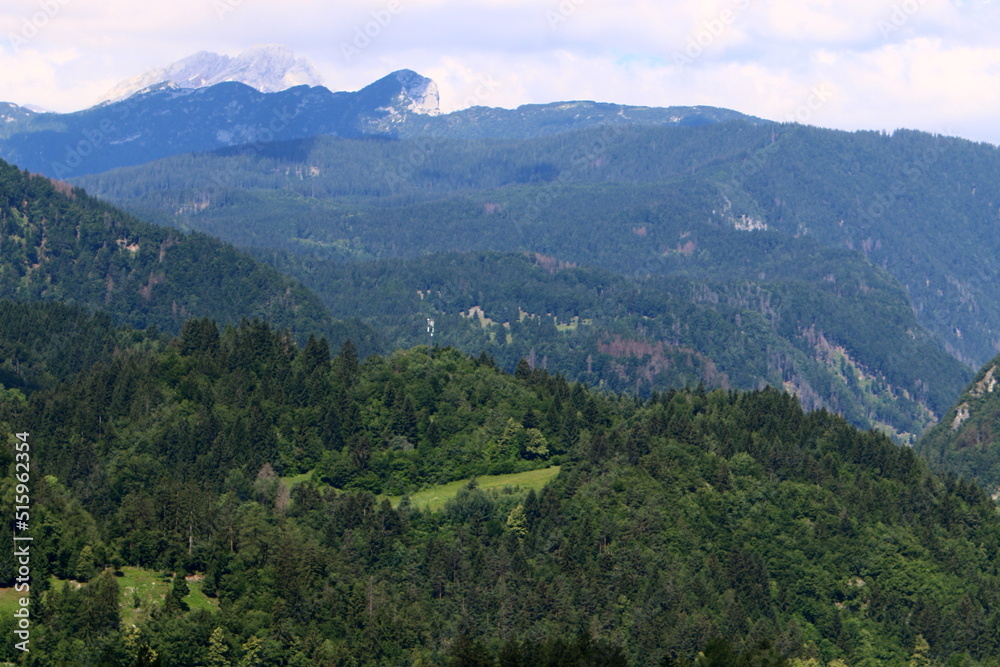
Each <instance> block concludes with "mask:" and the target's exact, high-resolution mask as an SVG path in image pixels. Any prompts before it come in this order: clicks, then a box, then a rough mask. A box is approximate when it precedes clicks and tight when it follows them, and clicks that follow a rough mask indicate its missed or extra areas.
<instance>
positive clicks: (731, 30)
mask: <svg viewBox="0 0 1000 667" xmlns="http://www.w3.org/2000/svg"><path fill="white" fill-rule="evenodd" d="M998 18H1000V0H996V1H994V0H899V1H879V0H836V1H834V0H676V1H670V0H660V1H654V0H615V1H614V2H612V1H611V0H375V1H372V2H368V1H364V0H356V1H350V0H339V1H336V2H334V1H331V0H282V1H281V2H280V3H279V2H275V1H274V0H172V1H171V2H137V1H131V0H130V1H127V2H126V1H124V0H3V2H2V6H0V45H2V49H0V101H8V102H15V103H18V104H36V105H40V106H43V107H46V108H49V109H53V110H57V111H73V110H77V109H81V108H84V107H87V106H90V105H91V104H92V103H93V102H94V101H96V100H97V99H98V97H99V96H100V95H101V94H102V93H103V92H105V91H106V90H107V89H109V88H111V87H112V86H113V85H114V84H116V83H118V82H119V81H120V80H122V79H126V78H130V77H132V76H134V75H137V74H141V73H142V72H144V71H146V70H148V69H152V68H154V67H158V66H163V65H167V64H169V63H171V62H173V61H175V60H179V59H181V58H183V57H185V56H188V55H190V54H192V53H194V52H196V51H200V50H208V51H215V52H218V53H225V54H229V55H235V54H237V53H238V52H240V51H242V50H243V49H246V48H248V47H250V46H253V45H255V44H262V43H278V44H284V45H287V46H289V47H291V48H292V49H294V50H295V52H296V54H297V55H299V56H305V57H307V58H309V59H310V60H311V61H312V62H313V63H314V65H315V66H316V68H317V69H318V70H319V71H320V72H321V73H322V75H323V77H324V79H325V81H326V85H327V87H329V88H331V89H333V90H357V89H358V88H361V87H363V86H365V85H367V84H368V83H371V82H372V81H374V80H376V79H378V78H380V77H382V76H384V75H385V74H387V73H389V72H391V71H393V70H397V69H402V68H409V69H414V70H416V71H418V72H420V73H421V74H424V75H425V76H429V77H431V78H432V79H434V80H435V81H437V83H438V85H439V86H440V90H441V106H442V108H443V109H444V110H453V109H456V108H461V107H464V106H468V105H469V104H470V103H473V102H475V103H480V104H484V105H488V106H502V107H514V106H517V105H519V104H525V103H534V102H552V101H558V100H576V99H586V100H597V101H603V102H621V103H626V104H640V105H651V106H669V105H695V104H705V105H713V106H720V107H727V108H731V109H736V110H738V111H742V112H744V113H748V114H752V115H756V116H761V117H764V118H769V119H774V120H790V119H795V120H798V121H800V122H806V123H809V124H813V125H820V126H824V127H835V128H842V129H877V130H890V131H891V130H894V129H896V128H900V127H906V128H916V129H921V130H926V131H929V132H935V133H942V134H951V135H958V136H964V137H968V138H970V139H975V140H979V141H989V142H992V143H1000V123H998V120H1000V29H998V28H1000V21H998ZM366 33H367V34H366Z"/></svg>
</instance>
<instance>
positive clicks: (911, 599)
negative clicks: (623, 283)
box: [0, 305, 1000, 666]
mask: <svg viewBox="0 0 1000 667" xmlns="http://www.w3.org/2000/svg"><path fill="white" fill-rule="evenodd" d="M42 308H44V306H41V305H37V306H32V307H31V309H38V310H37V312H38V313H42V312H44V311H43V310H41V309H42ZM32 316H34V315H32ZM121 335H122V336H124V338H125V339H129V340H131V341H132V342H131V343H130V344H123V345H121V346H120V347H119V348H118V349H117V350H116V351H115V352H114V353H113V354H112V355H111V356H110V358H107V359H104V360H101V361H98V362H97V363H96V364H94V365H93V366H92V367H91V368H90V369H89V370H86V371H84V372H83V373H77V374H75V375H72V374H71V375H72V377H70V379H69V380H68V381H67V382H65V383H62V384H58V385H55V386H52V387H50V388H43V389H38V390H35V391H29V392H28V396H27V399H26V400H25V398H24V397H23V395H19V394H16V393H9V392H8V393H5V394H4V396H3V397H2V400H0V423H2V425H3V429H4V432H6V433H13V432H15V431H17V432H20V431H24V430H28V431H30V433H31V435H30V441H31V443H32V450H31V451H32V459H31V460H32V472H31V479H32V494H33V508H32V518H31V526H32V528H31V530H32V531H33V535H34V536H35V541H34V542H33V543H32V568H33V570H32V576H33V577H34V579H33V582H32V583H33V586H32V600H33V602H32V604H33V622H34V623H35V624H36V625H33V626H32V650H31V652H30V653H29V654H24V655H21V656H15V655H14V653H13V651H14V649H13V648H12V647H11V644H10V643H9V642H8V643H5V644H4V645H3V646H2V648H0V650H2V651H4V653H3V654H2V657H3V658H5V659H14V658H19V659H21V660H22V661H23V664H28V665H46V666H48V665H58V664H74V665H91V664H94V665H96V664H106V665H149V664H161V665H196V664H206V665H223V664H228V665H236V664H240V665H326V664H358V665H412V664H451V665H469V664H485V665H499V664H503V665H539V664H542V665H545V664H551V665H556V664H580V665H583V664H609V665H610V664H631V665H659V664H687V663H688V661H690V660H693V659H695V658H696V657H697V656H698V653H699V651H704V653H705V655H704V656H703V657H700V658H698V660H699V661H700V662H699V663H698V664H702V665H706V664H709V665H731V664H734V663H735V660H736V656H738V655H743V656H744V657H747V656H749V655H751V654H753V655H754V656H756V658H755V660H756V662H755V663H754V664H785V660H786V659H794V660H796V661H798V662H796V663H795V664H810V665H815V664H826V663H827V662H828V661H831V660H842V661H843V662H844V663H845V664H848V665H868V664H879V665H908V664H912V663H911V662H910V660H911V658H913V656H915V658H913V659H917V660H922V661H924V662H923V664H945V663H947V664H963V665H996V664H997V662H996V655H997V654H998V652H1000V634H998V628H1000V617H998V613H1000V612H998V609H1000V593H998V591H1000V561H998V558H997V554H998V553H1000V516H998V514H997V511H996V508H995V506H994V505H993V504H992V503H991V502H990V500H989V499H988V498H987V497H986V496H985V494H983V493H982V491H980V490H979V489H978V488H976V487H975V486H973V485H972V484H970V483H967V482H965V481H962V480H956V479H955V478H953V477H949V478H941V477H935V476H932V475H931V474H930V473H929V472H928V471H927V468H926V466H925V464H923V463H922V462H921V461H920V460H919V459H917V458H916V457H915V456H914V454H913V453H912V452H911V450H909V449H907V448H900V447H897V446H895V445H894V444H892V443H891V442H890V441H889V440H888V439H887V438H885V437H883V436H881V435H878V434H875V433H871V432H869V433H864V432H861V431H858V430H856V429H855V428H853V427H851V426H850V425H848V424H847V423H846V422H844V421H843V420H842V419H841V418H839V417H836V416H833V415H831V414H829V413H828V412H825V411H818V412H812V413H805V412H803V410H802V409H801V407H800V406H799V404H798V403H797V402H796V401H795V399H794V398H792V397H790V396H789V395H787V394H784V393H782V392H781V391H779V390H775V389H767V390H763V391H758V392H753V393H737V392H732V391H724V390H718V391H712V392H705V391H701V390H689V391H680V392H676V391H671V392H668V393H657V394H655V395H654V396H652V397H650V398H649V399H648V400H638V399H635V398H630V397H614V396H608V395H604V394H600V393H595V392H592V391H591V390H588V389H586V388H585V387H584V386H582V385H580V384H576V383H568V382H566V381H565V380H563V379H561V378H558V377H553V376H550V375H549V374H547V373H545V372H544V371H542V370H541V369H535V370H533V371H532V370H530V369H529V368H527V365H526V364H522V365H521V366H520V367H519V369H518V371H517V373H515V375H514V376H510V375H506V374H504V373H502V372H501V371H499V370H498V369H497V368H495V366H494V365H493V363H492V362H491V360H490V359H489V358H486V357H483V358H480V359H472V358H469V357H466V356H464V355H462V354H460V353H458V352H456V351H454V350H450V349H432V348H427V347H418V348H414V349H412V350H410V351H406V352H396V353H394V354H392V355H390V356H388V357H385V358H382V357H378V356H373V357H371V358H369V359H368V360H366V361H364V362H359V361H358V359H357V357H356V354H355V352H354V351H353V349H352V346H351V345H345V346H344V347H343V348H341V349H340V350H339V351H337V352H336V353H335V354H332V355H331V353H330V350H329V348H328V347H327V345H326V343H325V341H324V340H322V339H316V338H312V339H310V340H308V341H307V343H306V344H305V345H303V346H298V345H296V343H295V342H294V341H293V340H291V339H289V338H288V337H287V335H286V334H284V333H282V332H281V331H277V330H273V329H270V328H269V327H267V326H266V325H264V324H262V323H260V322H249V321H248V322H244V323H242V324H241V325H239V326H236V327H226V328H223V329H220V328H219V327H218V326H217V325H216V324H215V323H213V322H211V321H209V320H206V319H200V320H193V321H189V322H188V323H186V325H185V326H184V329H183V331H182V332H181V334H180V335H179V336H177V337H175V338H173V339H171V340H169V341H166V340H160V339H151V338H148V337H146V336H144V335H143V334H141V333H138V332H133V333H128V332H126V331H123V332H121ZM95 341H96V344H100V343H99V341H100V337H99V336H98V337H96V338H95ZM43 356H44V355H43ZM15 440H16V439H15V438H13V436H11V438H10V439H9V440H8V447H6V448H4V449H3V452H4V454H3V456H4V463H5V468H10V469H12V467H13V453H14V450H13V442H14V441H15ZM553 462H560V463H561V464H562V469H561V472H560V474H559V475H558V477H556V479H555V481H554V482H552V483H551V485H549V486H547V487H546V488H544V489H543V490H542V491H540V492H536V491H529V492H525V491H523V490H519V489H516V488H512V489H505V490H502V491H499V492H498V491H491V492H486V491H482V490H480V489H478V488H476V486H475V485H474V484H470V485H468V486H467V487H466V488H465V489H464V490H462V491H460V492H459V493H458V494H457V496H455V497H454V498H453V499H452V500H451V501H450V502H448V503H447V505H446V506H445V508H444V509H443V510H441V511H439V512H430V511H425V510H418V509H416V508H414V507H413V506H412V505H411V504H410V503H409V502H408V501H407V499H406V498H404V499H403V500H402V502H401V503H400V504H399V505H398V507H394V506H393V505H392V504H390V503H389V502H388V500H380V499H379V498H378V497H377V496H376V495H375V494H378V493H397V494H398V493H401V492H402V493H406V492H408V491H412V490H415V489H418V488H420V487H421V486H425V485H432V484H436V483H439V482H441V481H445V480H449V479H460V478H462V477H465V476H468V475H470V474H479V473H484V472H499V471H514V470H520V469H527V468H532V467H543V466H546V465H550V464H551V463H553ZM303 471H311V472H310V474H308V475H304V476H303V475H299V476H298V477H295V478H294V479H293V478H290V477H289V475H292V474H294V473H299V472H303ZM13 479H14V477H13V475H11V474H8V475H6V476H5V477H4V478H3V482H2V485H3V494H4V498H5V502H9V501H10V498H11V494H12V493H13V481H12V480H13ZM2 558H4V559H5V563H9V562H10V560H9V559H10V558H11V555H10V553H9V550H7V552H5V554H4V555H3V556H2ZM0 571H2V572H3V573H4V577H9V576H10V575H8V574H6V573H9V572H12V571H13V570H12V568H11V567H8V566H7V565H6V564H5V566H4V567H3V569H2V570H0ZM119 572H120V573H122V575H124V576H117V574H116V573H119ZM137 572H149V573H152V574H155V573H161V574H160V575H159V578H160V579H161V581H164V583H165V585H167V586H168V587H169V588H168V589H167V590H168V591H169V592H168V593H167V594H166V595H165V597H163V598H149V597H142V596H140V595H139V594H138V592H136V591H131V592H130V590H126V588H125V586H124V585H120V584H119V581H132V580H134V578H135V577H136V576H137V574H136V573H137ZM50 577H51V578H50ZM69 580H73V581H76V582H80V583H82V584H83V585H82V586H80V587H77V586H76V585H72V584H65V583H63V582H66V581H69ZM84 582H85V583H84ZM5 583H6V584H7V585H9V584H10V580H9V578H8V579H6V581H5ZM192 589H196V590H197V591H199V596H201V597H199V598H198V599H199V600H202V601H204V600H205V599H206V598H205V597H204V596H205V595H207V596H208V597H207V601H208V602H207V603H203V604H201V605H200V606H198V607H197V608H195V607H192V608H190V609H188V608H187V607H188V606H189V602H187V600H191V601H192V602H191V603H193V600H194V599H193V598H192V597H191V596H190V595H189V593H190V591H191V590H192ZM126 614H127V615H128V618H129V619H132V620H131V621H130V622H129V623H128V624H126V623H125V622H123V617H124V616H125V615H126ZM12 620H13V619H12V616H10V615H9V614H4V615H3V616H2V620H0V623H2V624H3V625H4V627H5V630H4V632H5V634H8V635H10V632H11V627H10V624H11V622H12ZM132 622H134V623H136V625H135V626H133V625H132V624H131V623H132ZM763 660H767V662H766V663H765V662H761V661H763Z"/></svg>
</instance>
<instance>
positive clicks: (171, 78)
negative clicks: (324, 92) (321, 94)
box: [95, 44, 323, 105]
mask: <svg viewBox="0 0 1000 667" xmlns="http://www.w3.org/2000/svg"><path fill="white" fill-rule="evenodd" d="M224 81H238V82H240V83H244V84H246V85H248V86H250V87H251V88H254V89H256V90H258V91H259V92H262V93H276V92H280V91H282V90H287V89H288V88H294V87H295V86H301V85H307V86H322V85H323V77H322V75H320V73H319V72H318V71H316V68H315V67H314V66H313V64H312V63H311V62H309V60H308V59H307V58H296V57H295V52H294V51H292V49H290V48H288V47H287V46H283V45H280V44H262V45H257V46H254V47H251V48H249V49H247V50H245V51H243V52H241V53H239V54H238V55H236V56H227V55H221V54H218V53H213V52H211V51H199V52H197V53H194V54H192V55H190V56H187V57H186V58H182V59H181V60H178V61H176V62H174V63H171V64H170V65H166V66H164V67H157V68H154V69H151V70H148V71H146V72H144V73H142V74H139V75H137V76H134V77H131V78H129V79H125V80H123V81H120V82H119V83H117V84H116V85H114V86H113V87H111V88H110V89H109V90H108V91H107V92H105V93H104V94H103V95H101V96H100V97H99V98H98V99H97V101H96V102H95V105H100V104H106V103H109V102H119V101H121V100H123V99H125V98H127V97H130V96H131V95H133V94H135V93H138V92H140V91H142V90H144V89H146V88H148V87H149V86H152V85H155V84H158V83H166V82H172V83H174V84H176V85H177V86H178V87H180V88H204V87H206V86H211V85H214V84H216V83H222V82H224Z"/></svg>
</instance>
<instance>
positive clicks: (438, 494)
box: [385, 466, 560, 511]
mask: <svg viewBox="0 0 1000 667" xmlns="http://www.w3.org/2000/svg"><path fill="white" fill-rule="evenodd" d="M559 470H560V467H559V466H552V467H551V468H543V469H541V470H529V471H527V472H517V473H513V474H510V475H485V476H483V477H477V478H476V484H477V485H478V486H479V488H481V489H484V490H486V489H502V488H504V487H507V486H509V487H517V488H520V489H522V490H524V491H528V490H530V489H534V490H535V491H539V490H541V488H542V487H543V486H545V485H546V484H548V483H549V482H551V481H552V480H553V479H555V477H556V475H558V474H559ZM468 483H469V480H468V479H463V480H459V481H457V482H448V483H447V484H441V485H439V486H432V487H431V488H429V489H424V490H423V491H418V492H416V493H414V494H412V495H411V496H410V502H411V503H413V505H415V506H417V507H424V508H427V509H429V510H431V511H437V510H439V509H442V508H443V507H444V505H445V503H446V502H448V501H449V500H451V499H452V498H454V497H455V496H456V495H457V494H458V490H459V489H461V488H462V487H463V486H465V485H466V484H468ZM385 497H387V498H388V499H389V500H390V502H392V506H393V507H396V506H398V505H399V502H400V501H401V500H402V499H403V497H402V496H385Z"/></svg>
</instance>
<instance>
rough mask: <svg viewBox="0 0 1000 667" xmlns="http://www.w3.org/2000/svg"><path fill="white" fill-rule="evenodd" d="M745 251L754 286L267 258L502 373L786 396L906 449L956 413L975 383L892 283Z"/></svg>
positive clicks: (836, 261) (731, 274)
mask: <svg viewBox="0 0 1000 667" xmlns="http://www.w3.org/2000/svg"><path fill="white" fill-rule="evenodd" d="M732 233H733V234H737V233H738V232H732ZM750 240H752V241H761V242H762V243H761V244H760V246H759V248H760V255H761V256H762V257H764V258H766V259H765V260H764V261H758V263H757V264H758V273H757V275H756V276H753V277H751V276H749V275H746V273H749V272H743V271H741V270H739V268H737V267H736V266H734V265H735V264H736V263H735V261H734V262H733V264H728V265H725V266H720V267H718V268H714V267H713V268H711V269H706V270H705V271H704V272H702V274H701V275H699V276H698V277H694V276H692V277H688V276H671V277H662V276H641V277H633V278H625V277H622V276H619V275H617V274H614V273H611V272H607V271H601V270H597V269H588V268H585V267H576V266H572V265H567V264H566V263H560V262H558V261H557V260H555V259H554V258H551V257H544V256H540V255H532V256H524V255H498V254H492V253H466V254H454V253H451V254H434V255H429V256H427V257H424V258H417V259H411V260H403V261H401V260H379V261H374V262H367V263H359V264H344V263H340V262H334V261H330V260H314V259H303V258H301V257H300V256H297V255H291V254H284V255H278V254H275V253H269V254H266V255H265V253H261V257H262V258H264V257H265V256H266V258H267V259H269V260H270V261H271V262H272V263H273V264H274V265H275V266H277V267H278V268H279V269H281V270H282V271H283V272H285V273H287V274H289V275H293V276H296V277H298V278H299V279H301V280H302V281H303V283H304V284H305V285H307V286H308V287H309V288H310V289H312V290H313V291H314V292H315V293H316V294H317V295H318V296H319V297H320V298H321V299H322V300H323V302H324V304H325V305H327V306H328V307H329V309H330V310H331V312H335V313H338V314H339V315H341V316H345V317H346V316H349V317H358V318H360V319H362V320H364V321H365V322H367V323H369V324H370V325H371V326H372V328H374V329H376V330H378V331H379V332H381V333H382V335H383V336H384V337H385V338H386V339H387V340H389V341H391V344H392V345H393V346H395V347H401V348H407V347H411V346H413V345H417V344H422V343H424V344H426V343H431V342H435V343H437V344H441V345H454V346H456V347H458V348H460V349H462V350H465V351H467V352H468V353H471V354H479V353H481V352H487V353H488V354H490V355H491V356H493V357H494V358H495V359H496V361H497V363H498V364H499V365H500V366H501V367H503V368H505V369H506V370H508V371H509V372H513V371H514V369H515V367H516V366H517V364H518V362H519V361H520V360H522V359H527V360H528V362H529V364H530V365H531V366H532V367H540V368H544V369H547V370H549V371H550V372H552V373H560V374H563V375H565V376H566V377H567V378H569V379H571V380H577V381H580V382H585V383H588V384H590V385H593V386H596V387H600V388H603V389H610V390H613V391H617V392H626V393H632V394H635V395H639V396H648V395H649V394H650V393H651V392H652V391H666V390H667V389H669V388H671V387H685V386H691V387H693V386H696V385H697V384H699V383H703V384H704V385H705V386H707V387H708V388H717V387H721V388H740V389H756V388H759V387H762V386H764V385H772V386H780V387H785V388H787V389H788V390H790V391H794V392H795V393H797V394H798V395H799V397H800V400H802V401H803V403H804V404H805V405H806V406H807V407H808V408H809V409H817V408H820V407H826V408H828V409H831V410H834V411H836V412H838V413H841V414H843V415H844V416H845V417H846V418H847V419H849V420H850V421H851V422H853V423H855V424H857V425H859V426H862V427H864V428H869V427H872V426H875V427H878V428H880V429H884V430H887V431H888V432H890V433H894V434H896V436H897V437H898V438H900V439H901V440H903V441H907V442H912V441H913V440H914V439H915V438H916V437H917V436H919V435H920V434H921V433H922V432H923V431H924V430H925V428H926V427H928V426H930V425H931V424H933V423H934V422H935V421H936V420H937V418H938V417H939V416H940V415H941V414H943V413H944V411H945V410H947V409H948V408H949V407H951V404H952V402H953V401H954V397H955V396H956V395H957V394H958V393H959V391H960V390H961V387H962V386H963V384H964V383H965V382H966V381H967V380H968V378H969V377H970V375H971V374H970V373H969V372H968V370H967V369H966V368H965V367H964V366H963V365H962V364H961V363H959V362H958V361H956V360H955V359H953V358H951V357H949V356H948V355H947V353H945V352H944V351H943V350H942V349H940V347H939V346H938V345H937V344H936V343H935V341H934V340H933V338H932V337H931V336H930V335H929V334H927V333H926V332H924V331H923V330H922V329H921V328H920V326H919V324H917V322H916V319H915V317H914V316H913V312H912V309H911V308H910V306H909V303H908V301H907V298H906V295H905V293H904V292H903V291H902V290H901V289H900V288H899V287H898V285H897V284H896V283H895V282H894V281H893V280H892V279H891V278H890V277H889V276H887V275H886V274H885V273H884V272H882V271H881V270H879V269H875V268H873V267H871V266H870V265H869V264H867V263H866V262H864V260H863V258H862V257H860V256H859V255H857V254H855V253H851V252H848V251H838V250H830V249H825V248H822V247H820V246H817V245H815V244H811V245H810V244H807V243H801V242H800V243H797V244H787V243H778V242H774V241H776V239H773V238H772V239H768V238H767V237H762V236H755V237H752V238H751V239H750ZM768 240H770V241H772V242H771V243H766V242H767V241H768ZM710 247H711V246H710ZM744 247H746V246H744ZM723 263H724V264H725V262H723ZM428 319H432V320H434V325H435V327H434V328H435V332H434V336H433V338H432V337H430V336H429V333H428V330H427V320H428Z"/></svg>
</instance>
